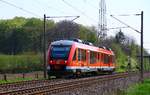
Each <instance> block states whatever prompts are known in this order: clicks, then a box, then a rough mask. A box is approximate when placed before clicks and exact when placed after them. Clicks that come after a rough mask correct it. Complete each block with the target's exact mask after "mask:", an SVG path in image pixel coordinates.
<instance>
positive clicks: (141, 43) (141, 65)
mask: <svg viewBox="0 0 150 95" xmlns="http://www.w3.org/2000/svg"><path fill="white" fill-rule="evenodd" d="M141 82H143V11H142V12H141Z"/></svg>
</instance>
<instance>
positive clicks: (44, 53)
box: [43, 14, 46, 78]
mask: <svg viewBox="0 0 150 95" xmlns="http://www.w3.org/2000/svg"><path fill="white" fill-rule="evenodd" d="M43 28H44V31H43V69H44V78H46V39H45V32H46V15H45V14H44V23H43Z"/></svg>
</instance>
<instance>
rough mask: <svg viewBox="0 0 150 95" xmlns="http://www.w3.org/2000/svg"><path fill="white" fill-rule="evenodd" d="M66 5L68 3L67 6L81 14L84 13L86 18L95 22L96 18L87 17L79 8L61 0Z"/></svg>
mask: <svg viewBox="0 0 150 95" xmlns="http://www.w3.org/2000/svg"><path fill="white" fill-rule="evenodd" d="M62 1H63V2H64V3H65V4H66V5H68V6H69V7H71V8H72V9H74V10H76V11H77V12H80V13H81V14H82V15H84V16H85V17H87V18H88V19H90V20H91V21H93V22H97V20H95V19H93V18H91V17H89V16H88V15H87V14H86V13H85V12H83V11H81V10H80V9H78V8H76V7H74V6H73V5H71V4H70V3H68V2H66V1H65V0H62Z"/></svg>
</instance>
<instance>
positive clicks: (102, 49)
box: [51, 40, 114, 55]
mask: <svg viewBox="0 0 150 95" xmlns="http://www.w3.org/2000/svg"><path fill="white" fill-rule="evenodd" d="M51 45H74V46H75V47H77V48H81V49H88V50H91V51H100V52H102V53H106V54H111V55H114V53H113V51H112V50H111V49H107V48H105V47H96V46H93V45H88V44H85V43H82V42H81V41H79V42H77V41H73V40H59V41H54V42H52V43H51Z"/></svg>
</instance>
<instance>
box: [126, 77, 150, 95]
mask: <svg viewBox="0 0 150 95" xmlns="http://www.w3.org/2000/svg"><path fill="white" fill-rule="evenodd" d="M149 94H150V79H147V80H145V81H144V83H139V84H136V85H134V86H131V87H130V88H128V90H127V95H149Z"/></svg>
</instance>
